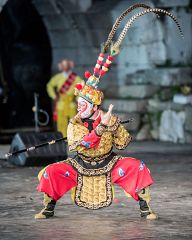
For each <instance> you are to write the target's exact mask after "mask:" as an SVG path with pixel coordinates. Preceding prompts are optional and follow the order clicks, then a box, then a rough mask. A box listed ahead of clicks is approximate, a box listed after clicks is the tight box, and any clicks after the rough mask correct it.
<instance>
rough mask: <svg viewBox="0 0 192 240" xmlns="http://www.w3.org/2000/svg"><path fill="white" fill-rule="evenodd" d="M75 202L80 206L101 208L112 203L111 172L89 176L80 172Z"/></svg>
mask: <svg viewBox="0 0 192 240" xmlns="http://www.w3.org/2000/svg"><path fill="white" fill-rule="evenodd" d="M77 180H78V181H77V187H76V192H75V203H76V204H77V205H78V206H79V207H84V208H88V209H99V208H103V207H107V206H109V205H110V204H111V203H112V199H113V193H112V184H111V173H110V172H109V173H107V174H105V175H101V176H93V177H87V176H82V175H81V174H78V179H77Z"/></svg>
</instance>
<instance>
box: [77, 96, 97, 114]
mask: <svg viewBox="0 0 192 240" xmlns="http://www.w3.org/2000/svg"><path fill="white" fill-rule="evenodd" d="M93 106H94V105H93V104H92V103H90V102H88V101H86V100H85V99H84V98H82V97H79V98H78V107H77V111H78V113H79V114H80V117H81V118H88V117H90V116H91V115H92V113H93Z"/></svg>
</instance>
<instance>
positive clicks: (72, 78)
mask: <svg viewBox="0 0 192 240" xmlns="http://www.w3.org/2000/svg"><path fill="white" fill-rule="evenodd" d="M76 76H77V74H76V73H73V72H72V73H71V74H70V75H69V76H68V78H67V80H66V81H65V83H64V84H63V85H62V86H61V88H60V89H59V92H60V93H62V94H63V93H66V92H67V91H68V90H69V88H70V87H71V85H72V84H73V82H74V81H75V78H76Z"/></svg>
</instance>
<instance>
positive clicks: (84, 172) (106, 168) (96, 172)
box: [66, 156, 122, 176]
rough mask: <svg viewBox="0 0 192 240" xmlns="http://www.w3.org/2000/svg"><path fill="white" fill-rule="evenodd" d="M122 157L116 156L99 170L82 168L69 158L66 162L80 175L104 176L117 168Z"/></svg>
mask: <svg viewBox="0 0 192 240" xmlns="http://www.w3.org/2000/svg"><path fill="white" fill-rule="evenodd" d="M121 158H122V156H115V157H113V158H112V159H111V161H110V162H109V163H108V164H107V165H106V166H104V167H102V168H98V169H86V168H84V167H82V166H81V165H80V164H79V163H78V162H77V161H76V160H75V159H73V158H67V159H66V162H67V163H68V164H70V165H71V166H73V167H74V168H75V169H77V171H78V173H80V174H82V175H85V176H99V175H103V174H105V173H107V172H110V171H111V169H112V168H113V167H114V166H115V164H116V162H117V161H118V160H120V159H121Z"/></svg>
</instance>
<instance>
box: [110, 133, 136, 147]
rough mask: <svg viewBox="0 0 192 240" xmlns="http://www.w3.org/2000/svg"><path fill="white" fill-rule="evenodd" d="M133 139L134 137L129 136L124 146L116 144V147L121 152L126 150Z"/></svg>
mask: <svg viewBox="0 0 192 240" xmlns="http://www.w3.org/2000/svg"><path fill="white" fill-rule="evenodd" d="M131 139H132V137H131V136H130V135H129V136H128V138H127V140H126V141H125V142H124V144H117V143H114V145H115V147H116V148H117V149H119V150H122V149H125V148H126V147H127V145H128V144H129V143H130V141H131Z"/></svg>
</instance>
